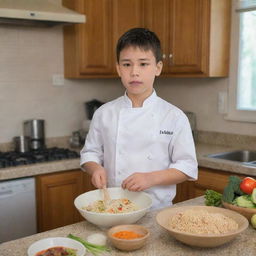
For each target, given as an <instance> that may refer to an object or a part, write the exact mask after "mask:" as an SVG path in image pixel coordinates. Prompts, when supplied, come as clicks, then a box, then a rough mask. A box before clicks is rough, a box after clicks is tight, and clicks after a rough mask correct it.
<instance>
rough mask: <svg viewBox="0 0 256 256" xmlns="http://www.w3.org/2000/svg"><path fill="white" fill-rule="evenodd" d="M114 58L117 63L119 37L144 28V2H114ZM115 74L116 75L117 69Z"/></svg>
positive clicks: (116, 0) (138, 0)
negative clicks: (130, 30)
mask: <svg viewBox="0 0 256 256" xmlns="http://www.w3.org/2000/svg"><path fill="white" fill-rule="evenodd" d="M112 24H113V42H114V43H113V57H112V62H113V63H114V64H115V63H116V44H117V41H118V39H119V37H120V36H121V35H122V34H123V33H125V32H126V31H127V30H129V29H131V28H135V27H142V26H143V2H142V0H129V1H127V0H113V21H112ZM113 72H114V73H116V70H115V68H114V69H113Z"/></svg>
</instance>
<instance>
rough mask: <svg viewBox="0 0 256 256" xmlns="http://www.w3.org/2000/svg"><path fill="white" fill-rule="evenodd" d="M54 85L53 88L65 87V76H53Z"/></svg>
mask: <svg viewBox="0 0 256 256" xmlns="http://www.w3.org/2000/svg"><path fill="white" fill-rule="evenodd" d="M52 85H53V86H63V85H64V76H63V75H62V74H53V75H52Z"/></svg>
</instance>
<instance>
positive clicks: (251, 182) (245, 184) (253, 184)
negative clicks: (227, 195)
mask: <svg viewBox="0 0 256 256" xmlns="http://www.w3.org/2000/svg"><path fill="white" fill-rule="evenodd" d="M254 188H256V180H255V179H253V178H251V177H246V178H244V179H243V180H242V182H241V183H240V189H241V190H242V191H243V192H244V193H246V194H249V195H250V194H251V193H252V191H253V189H254Z"/></svg>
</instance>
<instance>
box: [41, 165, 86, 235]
mask: <svg viewBox="0 0 256 256" xmlns="http://www.w3.org/2000/svg"><path fill="white" fill-rule="evenodd" d="M83 191H84V185H83V172H82V171H80V170H75V171H68V172H60V173H55V174H46V175H41V176H38V177H37V217H38V229H39V232H42V231H46V230H50V229H53V228H57V227H62V226H65V225H68V224H72V223H75V222H78V221H80V220H81V218H80V214H79V212H78V211H77V209H76V208H75V206H74V199H75V198H76V197H77V196H78V195H80V194H82V193H83Z"/></svg>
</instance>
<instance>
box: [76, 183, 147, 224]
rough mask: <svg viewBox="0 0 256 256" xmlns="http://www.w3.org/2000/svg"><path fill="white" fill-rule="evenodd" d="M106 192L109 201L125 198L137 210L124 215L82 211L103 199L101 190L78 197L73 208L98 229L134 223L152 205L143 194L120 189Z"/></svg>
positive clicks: (116, 188)
mask: <svg viewBox="0 0 256 256" xmlns="http://www.w3.org/2000/svg"><path fill="white" fill-rule="evenodd" d="M108 192H109V194H110V197H111V199H122V198H126V199H128V200H130V201H131V202H133V203H134V204H135V205H136V207H137V208H138V209H136V210H134V211H131V212H125V213H105V212H93V211H88V210H86V209H84V208H86V207H87V206H88V205H91V204H93V203H94V202H95V201H97V200H102V199H103V193H102V191H101V189H96V190H92V191H89V192H86V193H84V194H81V195H80V196H78V197H77V198H76V199H75V201H74V204H75V207H76V208H77V209H78V211H79V212H80V214H81V215H82V216H83V217H84V218H85V219H86V220H87V221H89V222H91V223H93V224H95V225H97V226H100V227H112V226H115V225H120V224H132V223H135V222H136V221H138V220H139V219H140V218H142V217H143V216H144V215H145V214H146V213H147V211H148V210H149V209H150V207H151V205H152V199H151V197H150V195H149V194H147V193H145V192H132V191H128V190H124V189H122V188H120V187H115V188H108Z"/></svg>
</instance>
